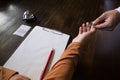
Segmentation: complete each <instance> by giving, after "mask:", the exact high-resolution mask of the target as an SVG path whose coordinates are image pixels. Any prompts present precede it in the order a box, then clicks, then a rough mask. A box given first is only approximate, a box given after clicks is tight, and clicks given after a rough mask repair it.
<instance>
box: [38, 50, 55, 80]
mask: <svg viewBox="0 0 120 80" xmlns="http://www.w3.org/2000/svg"><path fill="white" fill-rule="evenodd" d="M53 54H54V49H52V50H51V51H50V54H49V57H48V60H47V62H46V64H45V67H44V69H43V71H42V74H41V76H40V80H43V78H44V76H45V73H46V70H47V68H48V66H49V63H50V61H51V58H52V56H53Z"/></svg>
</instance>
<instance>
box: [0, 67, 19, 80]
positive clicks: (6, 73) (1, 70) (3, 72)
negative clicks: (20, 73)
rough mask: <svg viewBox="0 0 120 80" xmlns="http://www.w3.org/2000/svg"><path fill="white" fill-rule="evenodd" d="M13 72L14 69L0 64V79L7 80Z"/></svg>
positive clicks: (14, 72)
mask: <svg viewBox="0 0 120 80" xmlns="http://www.w3.org/2000/svg"><path fill="white" fill-rule="evenodd" d="M15 74H17V72H16V71H13V70H10V69H7V68H5V67H2V66H0V80H9V79H10V78H11V77H12V76H13V75H15Z"/></svg>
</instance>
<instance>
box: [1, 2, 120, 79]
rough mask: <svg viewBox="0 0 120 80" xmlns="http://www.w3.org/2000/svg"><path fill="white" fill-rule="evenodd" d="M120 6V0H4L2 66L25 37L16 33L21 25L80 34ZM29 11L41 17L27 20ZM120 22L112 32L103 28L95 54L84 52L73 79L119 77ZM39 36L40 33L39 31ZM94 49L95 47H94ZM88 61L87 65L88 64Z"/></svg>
mask: <svg viewBox="0 0 120 80" xmlns="http://www.w3.org/2000/svg"><path fill="white" fill-rule="evenodd" d="M118 6H120V1H119V0H1V1H0V65H3V64H4V63H5V62H6V61H7V60H8V58H9V57H10V56H11V55H12V53H13V52H14V51H15V50H16V48H17V47H18V46H19V45H20V43H21V42H22V41H23V40H24V39H25V37H26V36H27V35H26V36H25V37H23V38H22V37H18V36H15V35H13V32H14V31H15V30H16V29H17V28H18V27H19V26H20V25H21V24H26V25H30V26H32V28H33V27H34V26H35V25H39V26H44V27H48V28H51V29H55V30H58V31H61V32H64V33H67V34H69V35H71V39H70V41H71V40H72V39H73V38H74V37H75V36H76V35H77V33H78V29H79V26H80V25H81V24H82V23H84V22H87V21H93V20H94V19H96V18H97V17H98V16H99V15H100V14H101V13H103V12H104V11H107V10H110V9H114V8H116V7H118ZM25 10H30V11H31V12H33V13H34V14H35V15H36V17H37V20H36V21H35V22H32V23H25V22H24V21H23V20H22V15H23V13H24V11H25ZM119 34H120V25H118V26H117V27H116V29H115V30H114V31H112V32H109V31H99V32H98V33H97V38H96V42H94V41H93V40H92V41H91V43H90V44H91V46H94V47H95V48H94V47H89V53H90V51H92V49H93V51H94V49H95V52H94V53H92V55H90V54H87V55H83V60H84V61H83V62H82V63H80V64H79V65H78V66H77V69H76V72H75V74H74V76H73V80H87V79H89V80H108V79H109V80H116V79H119V78H120V77H119V72H120V68H119V67H120V58H119V57H120V43H119V41H120V35H119ZM38 35H39V34H38ZM91 48H92V49H91ZM86 64H87V65H86Z"/></svg>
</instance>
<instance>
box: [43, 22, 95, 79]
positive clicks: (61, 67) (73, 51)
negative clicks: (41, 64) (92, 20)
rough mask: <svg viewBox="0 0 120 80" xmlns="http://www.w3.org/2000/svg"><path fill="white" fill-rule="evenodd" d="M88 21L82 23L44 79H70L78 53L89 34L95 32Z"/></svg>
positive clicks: (78, 57) (80, 51)
mask: <svg viewBox="0 0 120 80" xmlns="http://www.w3.org/2000/svg"><path fill="white" fill-rule="evenodd" d="M89 25H90V24H89V23H88V22H87V23H86V24H83V25H82V26H81V27H80V29H79V33H78V35H77V36H76V37H75V38H74V39H73V41H72V43H71V44H70V45H69V46H68V48H67V49H66V50H65V51H64V53H63V54H62V56H61V58H60V59H59V60H58V61H57V62H56V64H55V65H54V66H53V67H52V69H51V70H50V72H49V73H48V74H47V76H46V77H45V78H44V80H71V79H72V76H73V73H74V71H75V68H76V66H77V64H78V62H79V61H80V55H81V53H82V51H83V48H84V46H85V45H86V43H87V42H88V41H89V39H90V36H91V35H93V33H95V31H96V29H95V28H93V26H91V27H89Z"/></svg>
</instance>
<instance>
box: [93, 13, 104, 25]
mask: <svg viewBox="0 0 120 80" xmlns="http://www.w3.org/2000/svg"><path fill="white" fill-rule="evenodd" d="M104 21H105V15H104V14H102V15H101V16H100V17H98V18H97V19H96V20H94V21H93V25H97V24H100V23H101V22H104Z"/></svg>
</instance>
